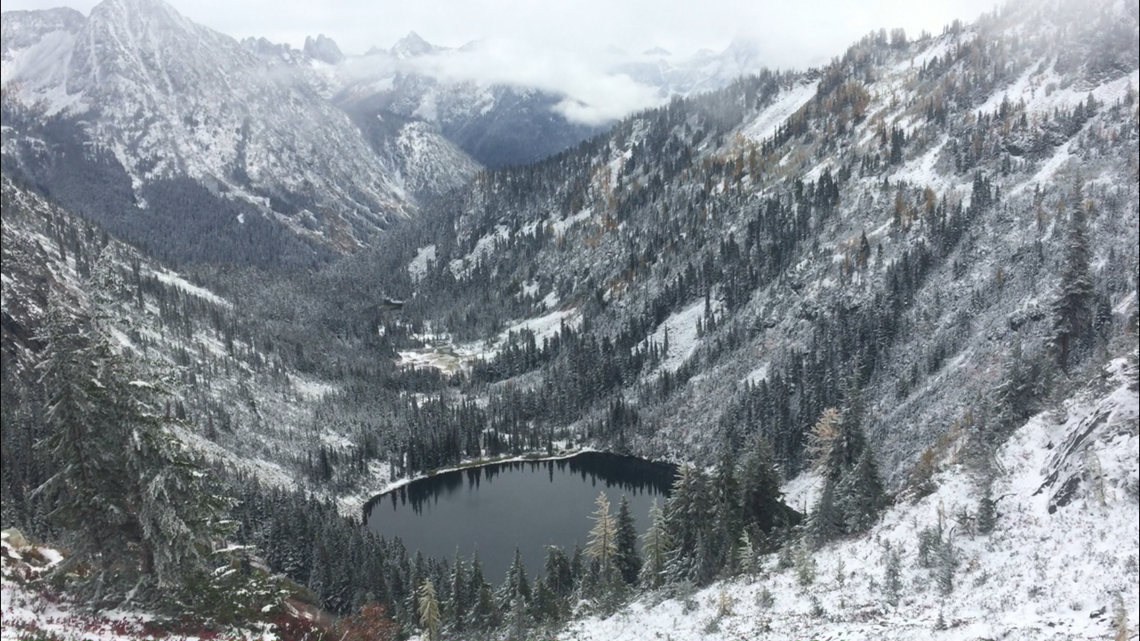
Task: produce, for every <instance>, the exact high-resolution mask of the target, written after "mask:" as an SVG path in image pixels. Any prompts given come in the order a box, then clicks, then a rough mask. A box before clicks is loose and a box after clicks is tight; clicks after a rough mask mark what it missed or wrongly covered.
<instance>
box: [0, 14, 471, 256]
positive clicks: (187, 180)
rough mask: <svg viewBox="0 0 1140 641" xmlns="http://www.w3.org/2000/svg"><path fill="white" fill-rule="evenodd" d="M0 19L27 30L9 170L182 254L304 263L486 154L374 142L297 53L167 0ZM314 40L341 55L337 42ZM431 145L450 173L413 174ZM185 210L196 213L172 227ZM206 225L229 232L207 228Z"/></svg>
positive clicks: (16, 66) (437, 144)
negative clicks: (382, 147) (280, 53)
mask: <svg viewBox="0 0 1140 641" xmlns="http://www.w3.org/2000/svg"><path fill="white" fill-rule="evenodd" d="M3 20H4V30H5V33H6V34H7V33H13V34H16V33H18V34H21V35H20V37H19V38H17V39H13V40H12V41H9V40H8V39H7V38H6V39H5V51H4V77H3V83H4V86H5V100H4V108H5V131H4V143H3V144H4V167H5V171H8V172H9V173H15V174H20V175H23V176H25V177H26V178H27V179H29V180H30V181H32V182H34V183H36V184H38V185H40V186H41V187H42V188H43V189H45V190H46V191H49V192H51V193H52V194H53V196H54V197H56V198H58V199H60V200H61V201H62V202H64V203H65V204H68V205H69V206H72V207H73V208H75V209H77V210H78V211H80V212H82V213H84V215H88V216H91V217H92V218H93V219H94V220H97V221H99V222H101V223H102V224H105V225H107V227H108V228H109V229H110V230H112V231H115V232H116V233H119V234H122V235H123V236H124V237H126V238H130V239H133V240H136V241H138V242H143V243H146V244H147V245H148V246H151V247H153V248H154V249H155V251H157V252H159V253H160V254H162V255H164V256H167V257H169V258H172V259H175V260H180V261H201V260H229V261H237V262H250V261H252V262H254V263H265V262H267V261H269V262H272V261H273V260H275V259H274V258H259V257H253V258H250V257H248V256H245V255H243V252H244V251H245V249H244V248H242V247H241V245H242V244H269V245H271V247H270V254H271V255H282V254H283V255H286V256H289V255H293V256H299V257H300V258H297V259H296V260H299V261H300V262H306V261H311V260H314V259H317V258H319V256H320V255H322V254H328V253H332V254H338V253H344V252H350V251H355V250H356V249H358V248H359V247H361V246H364V245H367V244H369V243H371V242H372V241H373V239H374V238H375V236H376V234H377V233H378V232H379V231H380V230H381V229H383V228H385V227H387V226H389V225H391V224H392V223H393V222H394V221H397V220H402V219H406V218H408V217H410V216H413V215H414V214H415V212H416V210H417V203H418V197H419V196H422V195H426V194H427V193H428V192H432V191H433V190H434V189H436V188H439V189H444V188H446V187H444V186H443V185H442V184H440V183H439V182H437V181H438V180H439V179H438V178H437V176H446V178H444V179H443V180H444V181H445V183H444V184H446V185H448V186H452V185H455V184H458V183H459V182H462V181H463V180H464V179H466V178H467V177H469V176H470V175H471V174H472V173H473V172H474V170H475V168H476V165H475V163H474V162H472V161H471V160H470V159H468V158H466V157H465V156H464V154H462V152H459V151H458V150H455V149H454V147H452V146H451V145H449V144H448V143H447V142H446V141H445V140H442V139H439V138H438V137H437V136H434V135H433V134H432V133H431V132H425V131H422V130H420V131H417V132H415V133H411V132H409V133H408V134H407V135H406V136H405V138H408V139H414V140H417V141H420V143H422V144H415V145H409V144H400V143H396V144H394V145H393V146H392V151H391V153H389V154H387V155H385V156H381V155H378V154H376V153H374V152H373V151H372V149H371V146H370V145H369V144H368V142H367V141H366V139H365V137H364V136H363V135H362V132H361V130H360V129H359V128H358V127H356V126H355V125H354V124H353V123H352V121H351V119H350V118H349V117H348V116H347V115H346V114H345V113H344V112H342V111H341V110H339V109H337V108H336V107H335V106H334V105H332V104H330V103H329V101H327V100H326V99H325V98H323V97H322V96H321V95H319V94H318V93H317V92H316V91H315V90H314V89H313V88H312V87H311V86H310V84H309V83H308V82H307V81H306V80H305V79H304V78H303V77H301V76H300V75H299V74H297V73H296V72H295V71H294V67H293V66H291V65H289V64H287V63H285V61H282V60H280V59H277V60H267V59H266V58H264V57H259V56H257V55H254V54H253V53H251V52H250V51H248V50H247V49H246V48H245V47H243V46H242V45H241V44H239V43H238V42H237V41H235V40H233V39H232V38H229V37H228V36H224V35H222V34H219V33H217V32H215V31H212V30H210V29H207V28H205V27H201V26H199V25H197V24H194V23H193V22H191V21H189V20H187V19H186V18H184V17H182V16H181V15H179V14H178V13H177V12H176V11H175V10H174V9H173V8H171V7H170V6H169V5H167V4H165V3H164V2H161V1H160V0H106V1H105V2H102V3H100V4H99V5H97V6H96V7H95V8H94V9H92V11H91V14H90V15H89V16H88V17H87V18H86V19H80V18H79V17H78V16H77V14H75V13H74V12H60V11H53V12H47V13H43V14H41V13H40V12H24V13H18V14H10V13H8V12H6V13H4V14H3ZM310 45H311V46H310V47H309V49H310V50H311V52H312V53H315V54H318V55H320V56H324V57H326V58H330V57H331V58H335V55H336V52H337V49H336V45H335V43H333V42H332V41H331V40H329V39H327V38H324V39H322V38H318V39H317V40H315V41H311V42H310ZM393 135H394V136H398V135H399V131H398V130H396V131H395V132H394V134H393ZM429 138H434V139H433V140H428V139H429ZM80 150H82V151H80ZM404 151H408V152H410V153H411V154H412V155H411V156H408V157H404V156H403V155H400V154H401V153H402V152H404ZM434 152H439V153H440V154H442V155H441V156H439V157H438V158H437V162H435V164H437V165H440V166H446V167H447V171H441V172H437V173H433V174H432V175H431V176H423V175H419V174H416V173H415V171H416V169H417V168H418V167H421V166H424V165H425V164H428V165H430V164H432V163H426V162H425V160H424V158H423V155H424V154H425V153H434ZM437 168H438V167H436V168H433V170H434V169H437ZM206 210H216V212H217V213H216V214H205V213H204V211H206ZM203 217H206V219H202V218H203ZM189 218H197V219H199V220H194V221H193V223H192V224H189V225H182V224H179V225H176V226H175V227H174V230H175V231H176V232H179V233H177V234H175V235H174V236H171V235H170V234H169V232H170V230H171V227H170V223H171V221H172V220H180V219H189ZM255 218H257V219H260V222H259V223H257V224H256V225H255V226H257V227H258V229H256V230H251V228H250V227H249V226H247V225H246V222H247V221H252V219H255ZM251 224H253V223H251ZM195 226H198V227H207V228H208V229H210V230H211V231H213V232H215V234H214V236H215V238H214V240H219V241H221V242H210V243H204V242H202V241H201V240H200V238H201V236H200V234H198V233H196V232H197V230H196V229H195ZM270 236H273V237H280V238H277V239H275V240H274V239H270V238H269V237H270ZM226 238H229V239H230V240H229V241H226V240H224V239H226ZM243 241H244V242H243ZM306 257H308V258H306ZM284 260H294V258H285V259H284Z"/></svg>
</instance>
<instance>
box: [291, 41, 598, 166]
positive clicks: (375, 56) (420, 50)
mask: <svg viewBox="0 0 1140 641" xmlns="http://www.w3.org/2000/svg"><path fill="white" fill-rule="evenodd" d="M479 47H480V45H479V43H472V44H471V45H469V46H466V47H463V48H460V49H447V48H445V47H439V46H436V45H432V44H430V43H428V42H427V41H425V40H424V39H423V38H421V37H420V36H419V35H417V34H416V33H414V32H413V33H410V34H408V35H407V36H405V37H404V38H402V39H401V40H400V41H399V42H397V43H396V44H395V45H394V46H393V47H392V49H391V50H390V51H382V50H378V49H374V50H372V51H370V52H369V53H367V54H366V55H363V56H350V57H348V58H346V59H344V60H343V61H342V62H341V63H340V64H338V65H336V66H335V67H326V68H318V69H315V70H314V71H316V72H317V73H316V76H317V77H315V78H314V83H315V84H316V85H317V86H319V87H321V90H322V91H323V92H325V93H326V94H327V95H329V96H330V98H331V99H332V101H333V102H334V103H335V104H337V105H338V106H340V107H341V108H342V109H344V110H345V111H346V112H348V113H349V114H352V116H353V117H354V119H355V120H356V121H357V122H362V123H372V124H375V123H374V121H377V120H381V121H382V120H384V119H395V120H418V121H421V122H423V123H425V124H427V125H429V126H430V127H432V128H434V129H435V130H437V131H439V132H440V133H441V134H442V135H443V136H444V137H445V138H446V139H447V140H449V141H451V142H452V143H453V144H455V145H456V146H457V147H459V148H460V149H462V150H463V151H464V152H466V153H467V154H469V155H470V156H471V157H473V158H474V159H476V160H477V161H479V162H480V163H481V164H483V165H485V166H488V167H498V166H501V165H522V164H526V163H529V162H534V161H536V160H540V159H542V158H546V157H548V156H550V155H552V154H555V153H558V152H560V151H562V150H564V149H567V148H569V147H572V146H574V145H576V144H578V143H579V142H581V141H582V140H585V139H586V138H589V137H590V136H592V135H594V134H596V133H598V132H599V131H601V129H600V128H599V127H597V126H594V125H586V124H580V123H576V122H573V121H571V120H569V119H567V118H566V116H565V115H563V114H562V113H560V112H559V111H558V110H557V109H556V108H555V107H556V106H558V105H559V104H560V103H561V102H562V101H563V100H564V99H565V97H564V96H561V95H558V94H556V93H554V92H550V91H544V90H541V89H537V88H534V87H527V86H523V85H512V84H503V83H488V82H480V81H476V80H463V79H457V78H454V77H450V76H449V74H448V73H447V72H446V71H443V72H442V73H441V69H446V68H447V65H449V64H453V63H455V62H456V60H460V61H461V60H462V59H464V57H465V56H474V55H477V52H478V50H479Z"/></svg>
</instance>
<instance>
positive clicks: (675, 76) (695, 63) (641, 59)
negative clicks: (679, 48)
mask: <svg viewBox="0 0 1140 641" xmlns="http://www.w3.org/2000/svg"><path fill="white" fill-rule="evenodd" d="M626 58H627V59H625V60H622V61H621V62H618V63H616V64H615V65H614V66H613V67H612V71H613V73H621V74H626V75H628V76H629V77H630V78H633V79H634V80H636V81H637V82H639V83H641V84H644V85H647V86H650V87H653V88H655V89H657V92H658V94H659V95H660V96H661V97H662V98H669V97H672V96H694V95H697V94H700V93H704V92H708V91H714V90H716V89H720V88H722V87H725V86H727V85H728V84H729V83H731V82H732V81H734V80H736V79H737V78H739V77H741V76H747V75H750V74H754V73H757V72H759V71H760V70H762V69H764V68H765V67H767V66H768V65H769V62H768V59H767V57H766V56H765V54H764V50H763V47H762V46H761V44H760V43H759V42H757V41H755V40H752V39H748V38H737V39H735V40H733V41H732V42H731V43H730V44H729V45H728V47H727V48H725V50H724V51H720V52H715V51H711V50H708V49H702V50H700V51H697V52H696V53H694V54H692V55H691V56H688V57H685V58H680V57H677V56H673V55H672V54H670V53H669V52H668V51H666V50H665V49H662V48H660V47H654V48H652V49H650V50H648V51H645V52H643V53H642V54H641V55H640V56H637V57H634V58H633V59H628V57H626Z"/></svg>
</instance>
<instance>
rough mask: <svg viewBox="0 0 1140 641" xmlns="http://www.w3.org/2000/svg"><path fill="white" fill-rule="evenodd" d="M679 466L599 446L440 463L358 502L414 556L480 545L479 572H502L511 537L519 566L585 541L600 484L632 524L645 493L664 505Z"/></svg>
mask: <svg viewBox="0 0 1140 641" xmlns="http://www.w3.org/2000/svg"><path fill="white" fill-rule="evenodd" d="M676 473H677V468H676V467H675V466H673V465H669V464H666V463H655V462H652V461H647V460H644V459H639V458H634V457H630V456H621V455H616V454H606V453H601V452H585V453H581V454H577V455H574V456H572V457H569V458H563V459H554V460H535V461H510V462H502V463H491V464H487V465H481V466H479V467H470V468H466V469H460V470H454V471H448V472H440V473H437V474H434V475H432V476H428V477H426V478H422V479H418V480H415V481H412V482H411V483H408V484H406V485H403V486H401V487H400V488H398V489H395V490H392V491H391V492H388V493H385V494H381V495H379V496H377V497H375V498H374V499H372V500H371V501H369V503H368V505H367V506H365V508H364V522H365V524H366V525H367V527H368V528H369V529H371V530H372V531H373V532H375V533H376V534H378V535H381V536H384V537H385V538H387V539H388V540H392V539H394V538H396V537H399V538H400V539H401V540H402V541H403V544H404V547H405V548H406V549H407V550H408V553H409V554H411V555H413V556H415V554H416V552H417V551H418V552H421V553H422V554H423V555H424V556H425V557H429V558H435V559H440V560H442V559H445V558H446V559H453V558H454V557H455V554H456V552H457V551H458V553H459V555H460V557H462V558H464V559H467V560H470V559H471V557H472V556H473V554H474V553H475V552H476V550H478V553H479V560H480V561H481V562H482V564H483V570H484V573H485V575H486V577H487V580H488V581H489V582H491V583H493V584H497V583H498V582H500V581H502V580H503V577H504V576H505V575H506V572H507V569H508V568H509V567H510V565H511V561H512V560H513V559H514V554H515V548H516V547H517V548H518V550H519V553H520V554H521V556H522V561H523V564H524V566H525V568H526V571H527V574H529V575H531V576H533V575H534V574H536V573H537V572H539V571H541V570H542V567H543V563H544V562H545V560H546V554H547V548H548V546H552V545H554V546H559V547H561V548H563V549H564V550H565V551H566V553H567V554H568V555H573V553H574V546H575V545H578V546H581V547H582V548H583V549H585V547H586V545H587V541H588V539H589V533H590V529H591V528H592V527H593V524H594V522H593V520H591V518H590V517H591V516H592V515H593V514H594V512H595V510H597V505H596V504H595V501H596V500H597V498H598V494H599V492H605V494H606V496H607V497H608V498H609V501H610V514H611V515H613V516H615V517H616V516H617V511H618V505H619V504H620V502H621V498H622V496H625V497H626V498H628V499H629V503H630V508H631V512H632V514H633V516H634V517H635V518H636V519H637V529H638V532H639V533H642V532H644V531H645V530H646V529H647V528H648V527H649V509H650V506H651V505H652V503H653V501H654V500H656V501H657V503H658V505H659V506H661V507H664V504H665V499H666V498H667V497H668V494H669V490H670V488H671V487H672V485H673V479H674V477H675V476H676Z"/></svg>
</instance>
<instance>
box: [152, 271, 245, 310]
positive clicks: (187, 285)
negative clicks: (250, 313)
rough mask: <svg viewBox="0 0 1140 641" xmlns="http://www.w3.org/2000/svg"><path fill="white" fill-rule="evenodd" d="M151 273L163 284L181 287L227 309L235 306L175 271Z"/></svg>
mask: <svg viewBox="0 0 1140 641" xmlns="http://www.w3.org/2000/svg"><path fill="white" fill-rule="evenodd" d="M151 275H152V276H154V277H155V278H157V279H158V280H159V281H161V282H162V283H163V284H166V285H171V286H173V287H177V288H178V289H181V290H182V291H183V292H186V293H187V294H190V295H191V296H197V297H198V298H201V299H203V300H206V301H209V302H211V303H213V304H215V305H218V306H219V307H225V308H227V309H229V308H232V307H233V304H231V303H230V302H229V301H228V300H226V299H224V298H222V297H221V296H218V295H217V294H215V293H214V292H212V291H210V290H208V289H205V288H204V287H198V286H197V285H195V284H193V283H191V282H190V281H188V280H186V279H185V278H182V277H181V276H179V275H178V274H175V273H174V272H169V271H157V270H155V271H152V272H151Z"/></svg>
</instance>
